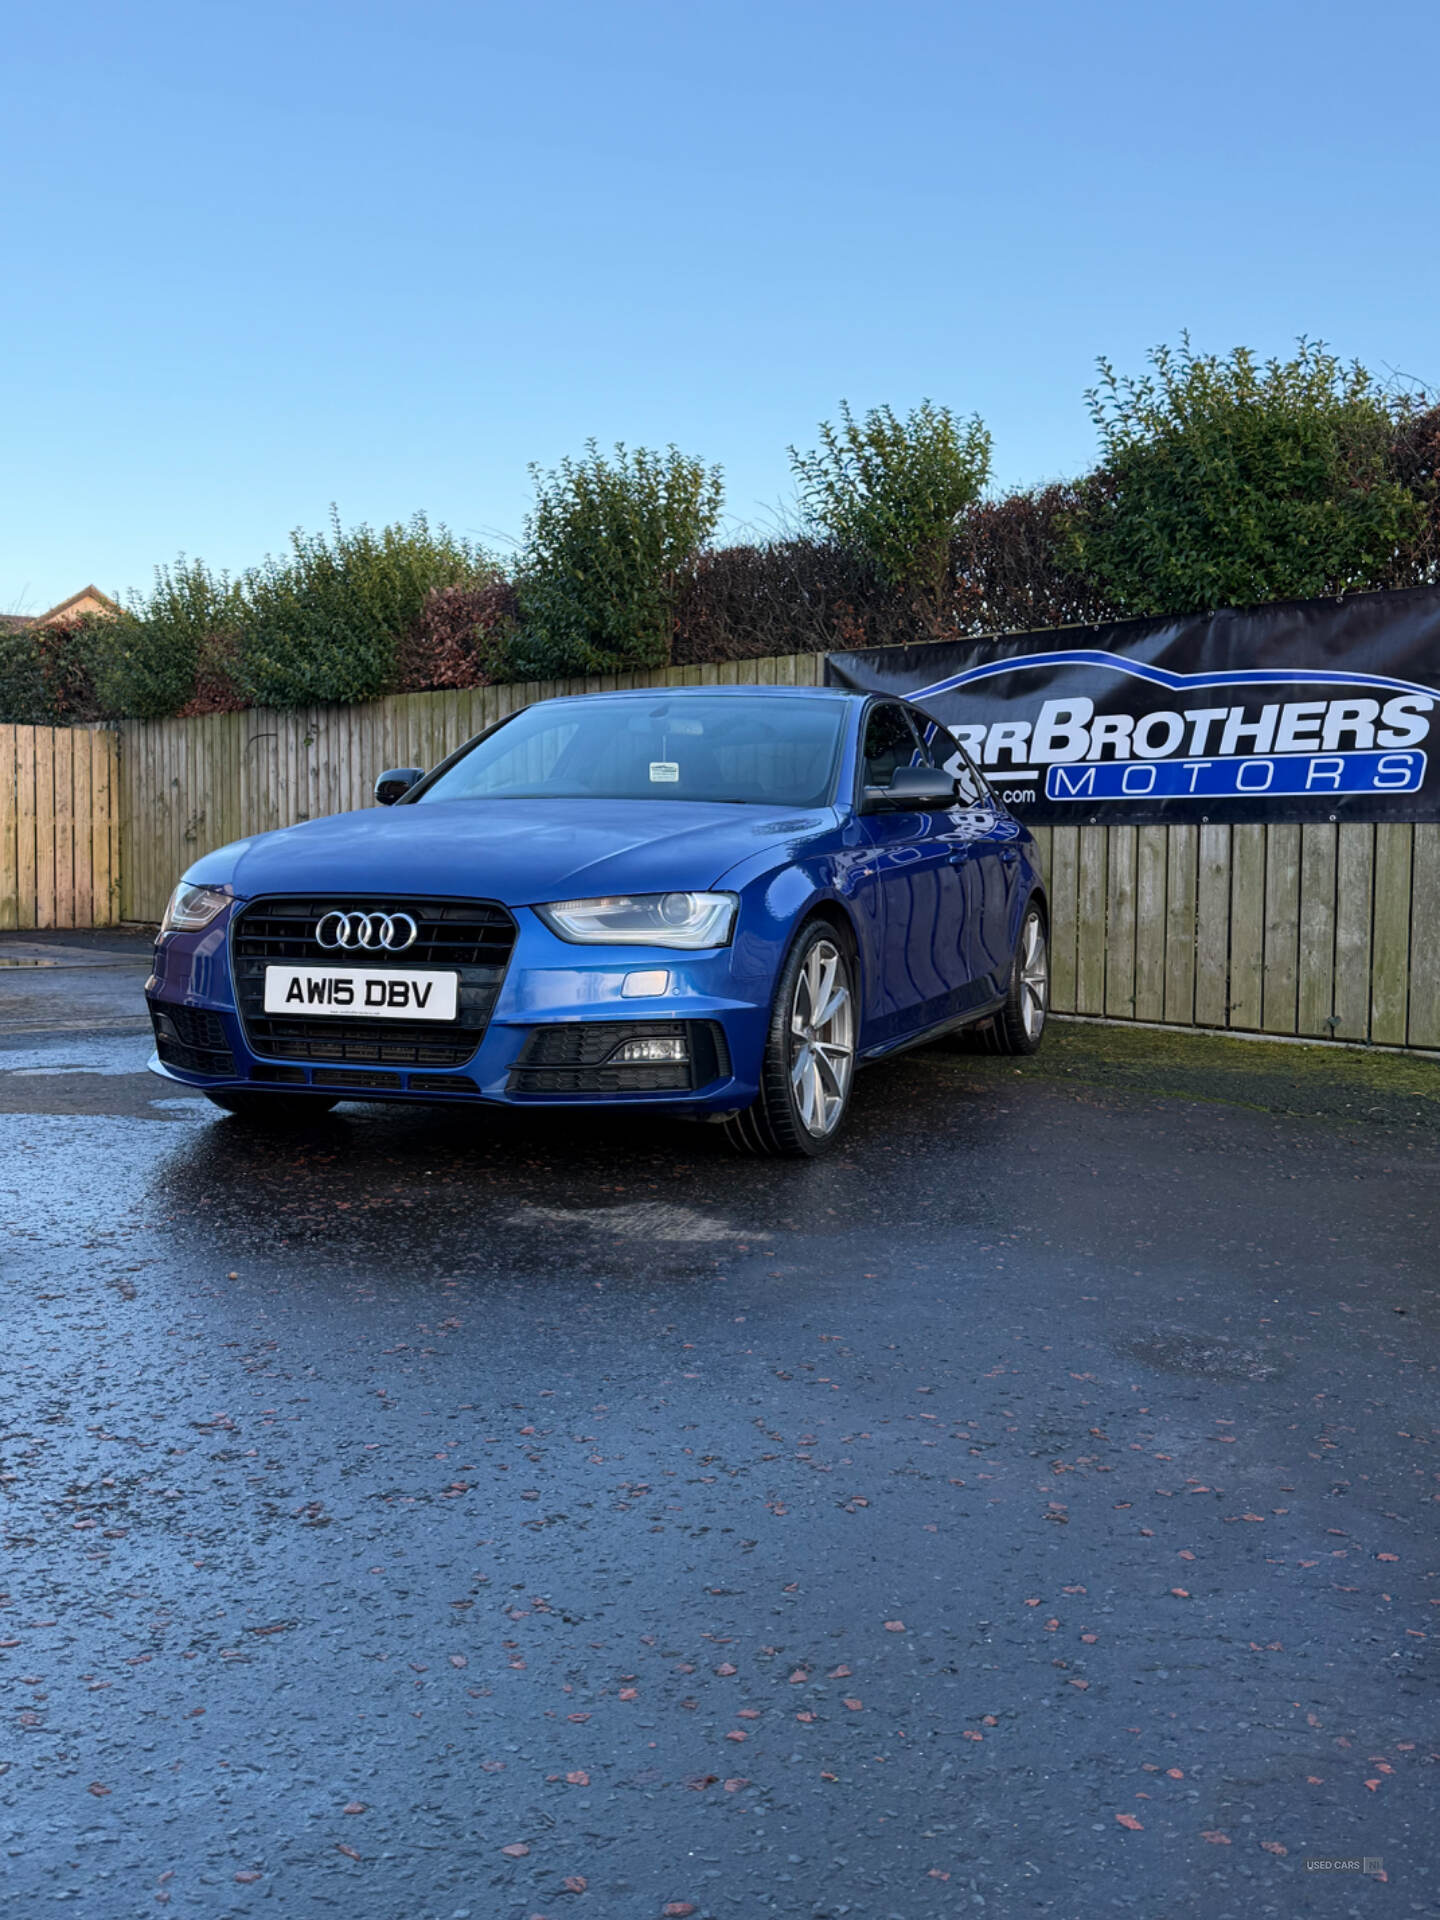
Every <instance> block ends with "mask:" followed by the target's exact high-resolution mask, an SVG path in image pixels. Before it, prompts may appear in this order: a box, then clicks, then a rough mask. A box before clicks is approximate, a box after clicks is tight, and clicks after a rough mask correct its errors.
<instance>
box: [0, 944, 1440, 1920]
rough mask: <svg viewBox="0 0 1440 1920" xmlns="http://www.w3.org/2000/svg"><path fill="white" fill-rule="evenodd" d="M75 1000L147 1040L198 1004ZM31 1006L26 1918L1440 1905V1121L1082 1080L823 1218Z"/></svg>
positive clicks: (4, 1158)
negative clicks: (147, 1028) (280, 1080)
mask: <svg viewBox="0 0 1440 1920" xmlns="http://www.w3.org/2000/svg"><path fill="white" fill-rule="evenodd" d="M0 958H3V948H0ZM67 971H68V972H69V977H70V978H71V980H72V981H73V982H75V983H76V984H75V991H76V993H77V994H78V993H80V992H82V991H83V992H84V993H85V994H86V995H89V996H92V997H91V998H89V999H87V1000H86V1002H85V1004H86V1006H87V1008H89V1009H90V1014H89V1017H90V1018H92V1019H93V1020H95V1021H97V1022H99V1021H101V1020H105V1021H111V1020H113V1021H115V1022H123V1021H124V1019H125V1018H127V1017H128V1009H129V1008H131V1007H132V1006H133V999H130V998H127V996H133V994H134V991H135V988H136V980H137V971H138V977H141V978H143V952H137V951H136V950H135V949H133V948H131V949H129V950H128V957H126V958H124V959H123V961H117V962H115V963H114V965H113V966H107V967H104V968H96V967H93V966H92V967H89V968H87V969H80V968H73V969H66V968H63V967H61V968H57V969H53V970H50V972H51V977H52V978H54V979H57V980H58V979H60V977H61V975H62V974H63V973H65V972H67ZM20 972H21V969H18V968H16V969H12V970H10V971H4V972H0V996H3V994H4V993H5V992H6V991H8V990H9V989H10V988H11V986H12V982H13V979H14V978H15V977H16V976H18V974H19V973H20ZM102 974H103V975H104V976H105V982H108V984H105V983H102V984H101V986H99V987H97V986H96V984H95V983H96V982H97V981H99V980H100V979H101V975H102ZM29 992H30V997H29V998H26V996H25V994H23V993H21V994H19V995H18V996H17V995H16V994H12V995H11V997H10V998H9V999H8V1000H6V999H5V998H3V997H0V1014H3V1018H4V1022H5V1023H6V1024H8V1027H9V1032H8V1034H7V1035H0V1285H3V1290H4V1291H3V1301H4V1321H3V1326H4V1339H5V1348H6V1352H5V1368H4V1375H3V1379H4V1396H3V1407H0V1495H3V1501H0V1527H3V1561H0V1568H3V1575H0V1683H3V1707H0V1712H3V1716H4V1719H3V1732H0V1895H3V1896H5V1897H6V1898H8V1900H9V1901H10V1903H11V1908H10V1910H12V1911H14V1912H16V1913H17V1914H18V1913H23V1914H25V1915H27V1916H29V1915H33V1914H38V1913H46V1912H50V1911H52V1910H68V1911H70V1912H72V1913H75V1914H79V1915H85V1916H95V1920H129V1917H130V1916H133V1915H141V1914H146V1915H150V1914H158V1915H165V1916H167V1920H221V1917H222V1916H223V1917H225V1920H228V1917H229V1916H242V1915H251V1914H260V1913H271V1914H277V1915H285V1916H287V1917H288V1916H309V1915H312V1914H313V1915H323V1914H327V1913H342V1914H345V1915H348V1916H352V1917H353V1920H459V1916H465V1915H468V1916H470V1920H535V1917H536V1916H544V1917H545V1920H587V1917H588V1920H661V1917H662V1916H672V1917H674V1916H684V1915H691V1914H693V1915H694V1916H696V1920H737V1917H741V1916H744V1917H746V1920H748V1916H750V1915H773V1916H783V1920H830V1917H831V1916H834V1917H836V1920H838V1916H842V1915H848V1916H856V1917H857V1920H860V1917H862V1916H863V1920H890V1917H891V1916H895V1917H897V1920H954V1917H955V1916H960V1915H969V1914H972V1913H973V1914H990V1915H998V1916H1003V1917H1005V1920H1008V1916H1011V1915H1032V1914H1033V1915H1054V1916H1064V1917H1065V1920H1094V1917H1095V1916H1102V1915H1106V1914H1111V1913H1116V1914H1135V1915H1145V1916H1149V1917H1154V1916H1167V1917H1168V1920H1181V1917H1182V1916H1184V1917H1187V1920H1188V1916H1196V1920H1199V1916H1204V1917H1205V1920H1229V1917H1230V1916H1242V1915H1243V1916H1245V1920H1255V1916H1260V1915H1277V1916H1285V1920H1289V1917H1290V1916H1294V1915H1301V1914H1312V1913H1313V1914H1323V1915H1330V1914H1335V1915H1349V1914H1352V1913H1353V1914H1360V1913H1362V1912H1363V1913H1365V1914H1367V1915H1368V1914H1370V1913H1374V1912H1379V1911H1382V1910H1383V1911H1384V1912H1386V1913H1398V1914H1421V1913H1423V1914H1430V1913H1433V1912H1434V1911H1435V1910H1436V1908H1437V1905H1440V1890H1437V1874H1436V1869H1437V1865H1440V1858H1437V1855H1440V1848H1437V1842H1436V1838H1435V1817H1434V1814H1435V1807H1436V1804H1437V1793H1436V1789H1437V1784H1440V1774H1437V1772H1436V1763H1437V1758H1440V1714H1437V1699H1436V1688H1435V1670H1434V1648H1435V1644H1436V1635H1437V1632H1440V1578H1437V1569H1440V1552H1437V1546H1436V1522H1437V1519H1440V1505H1437V1502H1440V1453H1437V1449H1436V1446H1435V1440H1436V1436H1437V1430H1440V1428H1437V1391H1436V1388H1437V1361H1440V1320H1437V1313H1436V1307H1437V1258H1436V1253H1435V1238H1436V1224H1437V1221H1436V1213H1437V1203H1436V1193H1437V1185H1436V1174H1437V1165H1440V1066H1437V1065H1436V1064H1434V1063H1431V1062H1418V1061H1403V1060H1397V1059H1394V1058H1393V1057H1386V1058H1380V1057H1376V1056H1365V1055H1357V1054H1350V1053H1344V1052H1338V1051H1337V1052H1326V1053H1323V1054H1320V1053H1316V1052H1315V1051H1313V1050H1304V1049H1298V1048H1282V1047H1271V1046H1264V1047H1260V1046H1247V1045H1243V1044H1240V1043H1236V1042H1224V1041H1215V1040H1208V1039H1199V1038H1193V1037H1182V1038H1174V1037H1170V1036H1164V1035H1156V1034H1149V1035H1147V1034H1144V1033H1140V1032H1133V1031H1132V1032H1121V1031H1119V1030H1116V1029H1104V1028H1086V1027H1080V1026H1078V1025H1067V1026H1056V1027H1055V1028H1054V1029H1053V1030H1052V1043H1051V1045H1050V1046H1049V1048H1048V1049H1047V1052H1046V1053H1045V1054H1044V1055H1043V1056H1042V1057H1041V1059H1040V1060H1039V1061H1037V1062H1034V1063H1029V1062H1027V1063H1023V1064H1022V1065H1019V1066H1017V1064H1016V1063H1013V1062H1009V1061H1004V1060H994V1059H988V1058H983V1057H977V1056H974V1055H966V1054H962V1053H957V1052H953V1051H950V1050H947V1049H944V1048H932V1049H927V1050H925V1051H923V1052H917V1053H915V1054H912V1055H910V1056H908V1057H907V1058H905V1059H904V1060H901V1061H898V1062H895V1063H893V1064H892V1065H890V1066H889V1067H887V1068H883V1069H880V1068H877V1069H875V1070H873V1071H872V1072H870V1073H868V1074H866V1075H865V1076H863V1077H862V1079H861V1081H860V1083H859V1087H858V1092H857V1104H856V1111H855V1115H854V1124H853V1127H852V1131H851V1133H850V1135H849V1137H848V1140H847V1143H846V1145H845V1147H844V1149H843V1150H842V1151H841V1152H839V1153H838V1154H837V1155H836V1156H835V1157H833V1158H831V1159H829V1160H825V1161H821V1162H818V1163H816V1164H814V1165H806V1166H790V1165H784V1166H769V1165H764V1164H759V1163H755V1162H747V1161H743V1160H733V1159H730V1158H729V1157H727V1154H726V1152H725V1150H724V1147H723V1144H722V1142H721V1141H720V1140H719V1138H718V1137H717V1134H716V1131H715V1130H714V1129H710V1128H692V1127H684V1126H677V1125H658V1124H654V1123H651V1124H648V1125H640V1124H631V1125H622V1124H621V1123H619V1122H617V1121H616V1120H615V1119H614V1118H613V1117H611V1116H609V1115H607V1116H606V1117H605V1118H604V1120H603V1121H597V1122H594V1123H581V1122H576V1121H574V1120H569V1121H565V1120H559V1119H556V1118H555V1117H553V1116H551V1117H548V1119H547V1120H542V1119H540V1118H534V1119H531V1118H528V1117H527V1118H526V1119H524V1120H522V1121H517V1120H516V1119H514V1118H513V1117H511V1116H509V1115H504V1114H499V1115H494V1116H488V1115H480V1116H477V1117H476V1118H475V1119H474V1120H473V1121H467V1122H465V1123H463V1124H461V1123H457V1121H456V1119H455V1118H454V1117H453V1115H451V1114H448V1113H447V1114H443V1115H437V1114H435V1113H432V1112H429V1111H426V1110H424V1109H420V1108H404V1109H391V1110H381V1109H377V1108H374V1107H360V1106H354V1107H344V1108H340V1109H337V1112H336V1114H335V1116H333V1117H332V1118H330V1119H328V1120H326V1121H324V1122H321V1123H318V1124H316V1125H315V1126H314V1127H312V1128H311V1129H309V1130H308V1131H306V1132H304V1133H301V1134H297V1135H293V1136H290V1137H288V1138H287V1137H279V1138H267V1137H264V1136H262V1135H258V1134H256V1133H254V1132H252V1131H250V1130H249V1129H248V1128H247V1127H246V1126H245V1125H244V1124H243V1123H242V1122H239V1121H237V1120H233V1119H229V1118H220V1117H218V1116H216V1115H215V1114H214V1113H213V1110H212V1109H210V1108H209V1107H208V1105H207V1104H206V1103H204V1102H203V1101H197V1100H196V1099H195V1098H194V1097H193V1096H191V1095H189V1094H187V1093H185V1092H184V1091H183V1090H182V1089H179V1088H176V1087H174V1086H171V1085H167V1084H165V1083H164V1082H162V1081H159V1080H155V1079H152V1078H150V1077H148V1076H147V1075H146V1074H145V1073H144V1070H143V1069H144V1062H145V1059H146V1056H147V1054H148V1046H147V1044H146V1041H145V1039H144V1037H143V1035H142V1034H141V1033H140V1031H139V1030H138V1029H136V1030H134V1031H129V1032H127V1031H125V1030H123V1026H121V1025H113V1026H111V1025H97V1026H96V1027H95V1028H94V1029H93V1030H91V1031H88V1032H85V1031H78V1030H77V1031H48V1032H47V1031H45V1030H44V1020H45V1019H46V1018H54V1019H55V1021H56V1023H57V1025H59V1026H64V1025H67V1024H68V1023H66V1022H64V1021H63V1020H62V1019H61V1018H60V1016H61V1015H62V1014H63V1013H64V1011H65V995H64V992H63V990H55V991H53V992H52V991H51V990H49V989H46V990H45V991H44V993H41V992H40V991H39V990H29ZM107 994H108V995H109V1000H108V1001H107V1000H106V995H107ZM42 1001H43V1005H44V1007H48V1008H49V1010H50V1011H49V1013H48V1014H47V1013H46V1012H45V1011H44V1010H43V1008H42V1009H41V1011H40V1012H39V1013H38V1014H37V1012H36V1010H37V1007H41V1003H42ZM107 1005H108V1006H109V1007H110V1009H111V1010H110V1012H109V1013H106V1012H105V1010H104V1009H105V1007H106V1006H107ZM31 1015H35V1016H36V1017H34V1018H31V1017H30V1016H31ZM1321 1858H1324V1859H1331V1860H1351V1859H1353V1860H1356V1861H1363V1860H1370V1861H1371V1862H1372V1863H1373V1862H1374V1861H1376V1860H1378V1861H1380V1862H1381V1866H1380V1869H1379V1871H1380V1872H1381V1873H1383V1875H1384V1879H1385V1883H1384V1886H1383V1890H1382V1888H1381V1886H1380V1885H1379V1884H1377V1880H1376V1878H1375V1875H1374V1874H1373V1873H1372V1874H1371V1876H1370V1877H1368V1878H1367V1877H1366V1875H1365V1874H1364V1873H1363V1872H1359V1873H1355V1872H1342V1871H1317V1870H1315V1869H1313V1868H1312V1867H1310V1866H1309V1865H1307V1862H1309V1861H1313V1860H1316V1859H1321Z"/></svg>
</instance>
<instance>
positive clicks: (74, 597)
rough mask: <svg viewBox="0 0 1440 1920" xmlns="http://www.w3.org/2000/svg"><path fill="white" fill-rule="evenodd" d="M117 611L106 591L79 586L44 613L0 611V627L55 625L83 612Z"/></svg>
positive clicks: (75, 617)
mask: <svg viewBox="0 0 1440 1920" xmlns="http://www.w3.org/2000/svg"><path fill="white" fill-rule="evenodd" d="M119 611H120V609H119V607H118V606H117V605H116V604H115V602H114V601H113V600H112V599H111V598H110V596H109V594H108V593H102V592H101V591H100V589H99V588H98V587H95V586H90V587H81V589H80V591H79V592H78V593H72V594H71V595H70V596H69V597H68V599H65V600H62V601H60V602H59V604H58V605H56V606H53V607H51V608H49V610H48V611H47V612H45V613H0V627H3V628H8V629H10V630H11V631H13V630H14V629H15V628H16V627H55V626H59V625H60V624H61V623H62V622H63V621H66V620H76V619H78V618H79V617H80V615H81V614H83V613H118V612H119Z"/></svg>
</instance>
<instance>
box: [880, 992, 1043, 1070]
mask: <svg viewBox="0 0 1440 1920" xmlns="http://www.w3.org/2000/svg"><path fill="white" fill-rule="evenodd" d="M1005 1000H1006V995H1005V994H1003V993H1002V994H1001V995H1000V996H999V998H998V999H995V1000H991V1001H989V1002H987V1003H986V1005H985V1006H983V1007H979V1008H975V1007H969V1008H967V1009H966V1011H965V1012H964V1013H962V1014H961V1015H960V1017H959V1018H958V1019H957V1020H941V1021H940V1022H939V1023H938V1025H936V1026H933V1027H924V1028H922V1029H921V1031H920V1032H919V1033H907V1034H906V1035H905V1036H904V1038H903V1039H901V1040H887V1041H885V1043H884V1044H883V1045H882V1046H878V1047H867V1048H866V1049H865V1050H864V1052H863V1053H860V1054H857V1055H856V1059H855V1064H856V1066H857V1067H868V1066H871V1065H873V1064H874V1062H875V1061H877V1060H893V1059H894V1058H895V1056H896V1054H897V1053H909V1051H910V1049H911V1048H912V1047H928V1046H929V1045H930V1043H931V1042H932V1041H934V1040H942V1039H944V1037H945V1035H946V1034H947V1033H959V1032H960V1030H961V1028H962V1027H978V1026H979V1025H980V1023H981V1021H982V1020H988V1019H990V1018H991V1016H992V1015H994V1014H997V1013H998V1012H999V1011H1000V1009H1001V1008H1002V1007H1003V1006H1004V1004H1005Z"/></svg>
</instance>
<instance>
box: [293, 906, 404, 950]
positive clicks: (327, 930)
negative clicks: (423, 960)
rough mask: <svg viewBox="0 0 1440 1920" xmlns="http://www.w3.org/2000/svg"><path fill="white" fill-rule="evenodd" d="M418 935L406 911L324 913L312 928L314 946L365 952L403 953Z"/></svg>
mask: <svg viewBox="0 0 1440 1920" xmlns="http://www.w3.org/2000/svg"><path fill="white" fill-rule="evenodd" d="M419 937H420V929H419V927H417V926H416V924H415V922H414V921H413V920H412V919H411V918H410V916H409V914H408V913H327V914H326V915H325V916H324V917H323V918H322V919H321V921H320V923H319V925H318V926H317V927H316V929H315V940H316V944H317V945H318V946H322V947H330V948H340V947H348V948H350V949H352V950H356V949H360V950H363V951H364V952H366V953H403V952H404V951H405V949H406V948H407V947H413V946H414V944H415V942H416V941H417V940H418V939H419Z"/></svg>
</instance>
